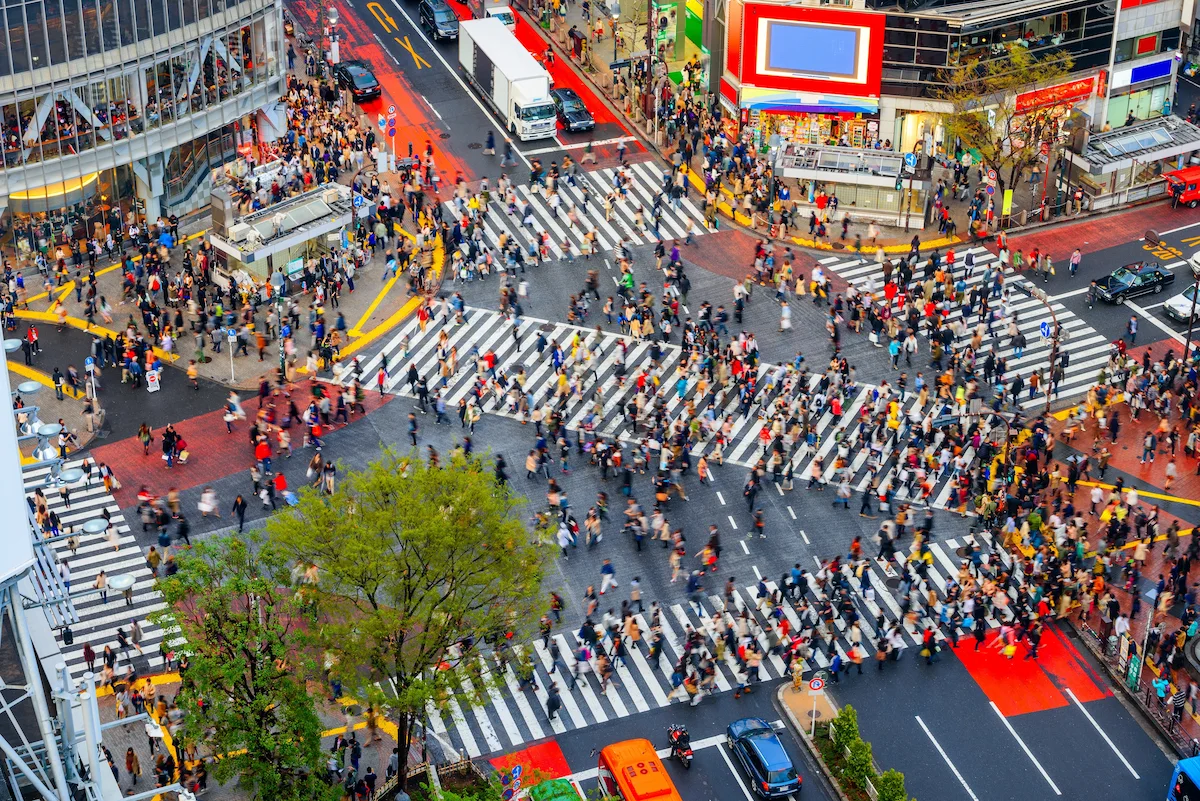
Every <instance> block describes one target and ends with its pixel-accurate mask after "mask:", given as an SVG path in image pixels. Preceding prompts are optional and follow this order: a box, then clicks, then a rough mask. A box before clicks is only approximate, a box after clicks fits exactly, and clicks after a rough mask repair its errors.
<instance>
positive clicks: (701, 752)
mask: <svg viewBox="0 0 1200 801" xmlns="http://www.w3.org/2000/svg"><path fill="white" fill-rule="evenodd" d="M777 687H778V684H775V685H770V686H768V685H763V686H761V687H759V688H758V689H757V690H756V691H755V693H753V694H752V695H747V696H743V697H742V698H740V699H734V698H733V696H732V695H730V694H728V693H726V694H724V695H721V696H717V697H716V698H714V699H709V700H705V701H704V702H702V703H701V704H699V705H698V706H696V707H690V706H687V705H685V704H676V705H673V706H670V707H667V708H665V709H659V710H654V711H651V712H646V713H643V714H641V715H636V716H631V717H628V718H623V719H621V720H620V721H618V722H616V723H612V724H609V725H608V726H606V727H605V728H604V729H603V731H602V732H597V731H595V730H590V729H585V730H578V731H574V732H570V733H568V734H566V735H562V736H559V737H557V738H556V739H555V741H554V743H555V745H556V746H557V747H558V748H560V749H561V751H562V755H563V756H564V757H565V758H566V761H567V764H568V765H569V767H570V769H571V772H572V773H571V775H572V777H573V778H574V780H575V781H577V782H578V784H579V787H580V788H581V789H583V790H584V792H585V793H586V792H590V791H592V790H593V789H594V788H595V787H596V786H597V781H596V779H595V778H594V776H595V768H596V764H597V756H596V755H597V753H598V752H599V750H600V749H601V748H603V747H604V746H606V745H609V744H611V743H615V742H620V741H622V740H628V739H635V738H646V739H649V740H650V741H651V742H652V743H654V745H655V746H656V747H658V748H664V747H666V733H667V727H668V726H670V725H671V724H674V723H682V724H683V725H685V726H687V728H688V733H689V734H690V735H691V738H692V744H693V750H694V751H695V759H694V760H693V762H692V765H691V767H690V768H688V769H684V768H683V766H682V765H680V763H679V761H678V760H672V759H664V762H665V764H666V767H667V772H668V773H669V774H670V775H671V779H672V781H674V783H675V787H676V788H677V789H678V790H679V794H680V795H681V796H682V797H683V798H686V799H688V801H741V799H745V800H746V801H752V799H754V798H757V796H754V795H752V794H751V790H750V787H749V783H748V779H747V777H746V774H745V773H744V772H743V771H742V768H741V766H740V765H738V764H737V761H736V758H735V757H734V756H733V755H732V754H731V753H730V752H729V749H728V748H727V747H726V745H725V743H724V737H725V727H726V726H728V725H729V724H730V723H731V722H733V721H734V720H738V719H740V718H743V717H758V718H762V719H763V720H766V721H767V722H768V723H772V724H774V725H775V728H776V731H777V732H778V734H779V739H780V742H782V743H783V746H784V748H786V749H787V751H788V753H789V754H790V755H791V757H792V763H793V764H794V765H795V766H796V769H797V772H799V774H800V776H801V777H802V778H803V783H802V791H801V793H799V794H796V795H794V796H791V798H804V799H806V800H807V801H826V799H829V798H831V795H830V794H829V793H828V792H827V790H826V788H825V786H824V783H823V781H822V780H821V778H820V777H819V776H817V775H815V771H816V768H815V767H814V765H813V763H812V762H811V759H810V757H809V756H808V752H807V750H806V749H805V747H804V745H803V744H802V743H801V742H800V741H799V739H798V738H797V736H796V735H795V734H794V733H793V732H792V730H791V729H790V728H789V726H788V724H787V723H786V718H784V715H783V713H782V711H781V710H779V709H778V708H777V704H776V703H775V690H776V689H777ZM496 761H502V758H500V759H497V760H496ZM588 797H590V796H588ZM928 797H930V798H933V797H935V796H932V795H929V796H928Z"/></svg>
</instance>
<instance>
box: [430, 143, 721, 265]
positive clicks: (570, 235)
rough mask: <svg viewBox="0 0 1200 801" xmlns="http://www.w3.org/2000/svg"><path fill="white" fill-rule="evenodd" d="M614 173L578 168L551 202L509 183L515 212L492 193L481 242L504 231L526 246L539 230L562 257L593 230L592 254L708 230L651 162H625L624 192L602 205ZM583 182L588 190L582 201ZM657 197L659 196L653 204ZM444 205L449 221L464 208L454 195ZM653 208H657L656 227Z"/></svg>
mask: <svg viewBox="0 0 1200 801" xmlns="http://www.w3.org/2000/svg"><path fill="white" fill-rule="evenodd" d="M616 172H617V170H614V169H612V168H608V169H602V170H592V171H589V172H581V173H579V174H578V175H577V176H576V177H575V178H574V183H573V184H572V183H571V182H570V181H568V180H567V179H566V178H563V179H560V181H559V183H558V194H559V198H558V199H557V200H554V201H552V200H551V199H550V197H549V195H548V194H547V193H546V192H545V191H544V190H539V189H538V188H537V187H530V186H528V185H524V184H521V185H517V186H515V187H513V190H514V192H515V193H516V200H517V202H516V204H515V205H516V213H510V209H509V206H508V203H507V202H506V201H505V199H504V198H501V197H497V193H493V194H492V199H491V202H490V203H489V204H488V213H487V214H486V215H485V216H484V218H483V234H484V238H485V243H486V244H487V245H488V246H489V247H493V248H494V247H496V245H497V243H498V242H499V241H500V236H501V235H502V234H507V235H508V238H509V239H510V240H513V239H515V241H516V242H518V243H519V244H521V245H523V246H524V247H526V248H527V247H528V246H529V245H530V244H538V243H540V241H541V234H542V232H543V231H544V232H546V234H547V235H548V236H549V241H548V243H547V244H548V246H549V250H550V254H551V256H552V257H553V258H556V259H561V258H567V257H568V252H567V251H568V250H569V251H570V253H569V256H570V257H578V256H581V255H583V254H584V252H585V247H584V237H585V236H586V235H587V234H588V232H589V231H593V230H594V231H595V232H596V245H595V246H594V251H595V252H603V251H611V250H612V249H614V248H616V247H617V246H618V245H619V244H621V242H622V240H624V241H625V242H627V243H628V244H629V245H630V246H636V245H643V244H651V243H654V242H657V241H658V240H659V239H666V240H671V239H680V240H682V239H685V238H686V237H687V236H688V235H689V234H690V233H703V232H704V231H706V230H707V229H706V228H705V224H704V212H703V211H702V210H701V208H700V207H699V206H697V204H696V203H694V202H693V201H692V200H691V199H690V198H688V197H680V198H679V199H678V200H677V201H676V200H672V199H671V198H670V197H669V195H667V194H664V193H663V188H664V186H666V182H667V181H668V180H669V176H670V173H669V172H664V171H663V170H661V169H660V168H659V167H658V166H657V165H655V164H653V163H651V162H642V163H639V164H631V165H629V167H628V168H627V169H626V170H625V174H626V175H627V176H628V177H629V178H630V180H629V182H628V183H627V184H626V185H625V191H624V193H623V194H622V193H620V192H618V198H619V199H618V200H617V201H616V202H615V203H612V204H611V208H608V209H606V201H605V197H606V195H608V194H609V193H611V192H613V191H614V178H615V175H616ZM585 186H586V187H587V189H588V194H587V197H586V199H585V196H584V192H583V189H584V187H585ZM660 195H661V196H662V197H661V199H660V200H657V202H656V199H657V198H659V196H660ZM526 204H528V211H527V212H526V208H525V207H526ZM445 205H446V209H447V211H448V212H449V214H450V219H451V220H457V219H459V218H460V217H461V215H462V214H463V213H464V211H465V207H460V206H459V205H458V201H457V200H455V199H451V200H447V201H445ZM700 205H703V204H702V203H701V204H700ZM656 207H659V208H661V221H660V222H659V223H658V224H657V230H656V224H655V208H656ZM639 210H640V211H641V214H640V217H641V221H640V222H639ZM527 221H528V224H526V223H527ZM564 245H565V246H566V249H564Z"/></svg>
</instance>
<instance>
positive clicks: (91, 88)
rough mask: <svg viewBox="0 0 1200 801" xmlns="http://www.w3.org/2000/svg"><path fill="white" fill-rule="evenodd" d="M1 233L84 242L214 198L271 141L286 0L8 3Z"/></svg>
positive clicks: (19, 241) (279, 120)
mask: <svg viewBox="0 0 1200 801" xmlns="http://www.w3.org/2000/svg"><path fill="white" fill-rule="evenodd" d="M0 29H2V30H0V126H2V127H0V133H2V136H3V152H4V162H3V166H2V168H0V242H3V243H4V244H5V245H10V244H11V245H15V246H16V247H17V249H18V251H22V250H27V249H31V248H36V247H39V246H40V247H44V246H45V244H46V243H48V242H52V241H77V240H79V239H86V238H88V237H91V236H94V235H96V234H97V233H99V234H100V238H101V239H102V238H103V236H104V232H105V231H106V230H108V229H107V227H106V226H111V225H113V224H118V225H119V224H121V222H123V221H127V220H129V219H130V217H131V215H134V216H141V215H144V216H145V217H146V218H147V219H151V220H153V219H156V218H157V217H158V216H159V215H160V214H161V215H167V214H169V213H177V214H182V213H185V212H188V211H192V210H194V209H197V208H201V207H204V206H206V205H207V203H208V189H209V187H210V184H211V171H212V169H214V168H216V167H219V166H220V165H222V164H224V163H225V162H226V161H228V160H230V159H231V158H233V157H234V156H235V155H236V153H237V151H238V148H239V147H242V148H249V147H252V146H253V145H254V144H256V143H257V141H259V140H260V139H261V140H264V141H270V140H274V139H275V138H277V137H278V136H279V135H280V133H281V132H282V130H283V128H284V126H285V120H286V116H285V114H284V111H283V108H282V105H281V104H280V98H281V96H282V95H283V92H284V88H285V81H286V67H287V62H286V57H285V53H286V43H285V40H284V35H283V19H282V4H281V2H280V0H0Z"/></svg>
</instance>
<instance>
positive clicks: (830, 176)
mask: <svg viewBox="0 0 1200 801" xmlns="http://www.w3.org/2000/svg"><path fill="white" fill-rule="evenodd" d="M904 158H905V154H903V153H893V152H890V151H887V150H873V149H870V148H854V147H822V146H817V145H802V144H797V143H796V142H790V143H788V144H786V145H784V146H783V147H782V149H781V150H780V151H779V154H778V157H777V159H776V161H775V172H776V174H777V175H778V176H780V177H782V178H791V179H793V180H795V181H797V182H799V187H800V190H801V191H800V192H799V193H798V194H796V195H793V199H794V200H796V202H797V204H798V205H799V206H800V207H801V208H805V209H808V208H815V207H816V197H817V194H818V193H820V192H824V193H825V194H826V195H836V196H837V199H838V214H839V216H840V215H841V214H842V213H843V212H847V211H849V212H850V213H851V216H854V217H859V218H862V217H867V218H870V219H873V220H875V221H877V222H880V223H884V224H887V225H896V226H900V225H904V224H905V222H906V220H908V221H911V220H912V219H913V218H915V219H916V220H917V224H918V226H920V225H922V224H923V219H924V213H925V212H924V209H925V195H926V192H927V190H928V182H927V181H923V180H917V179H916V178H910V177H909V173H911V172H912V170H911V169H908V168H906V166H905V162H904ZM897 184H899V188H897Z"/></svg>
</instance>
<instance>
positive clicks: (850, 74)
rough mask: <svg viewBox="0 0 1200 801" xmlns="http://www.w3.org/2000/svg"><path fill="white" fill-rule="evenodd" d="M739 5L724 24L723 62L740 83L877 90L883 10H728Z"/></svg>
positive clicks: (753, 6)
mask: <svg viewBox="0 0 1200 801" xmlns="http://www.w3.org/2000/svg"><path fill="white" fill-rule="evenodd" d="M739 10H740V11H741V19H740V20H736V22H735V21H734V20H731V21H730V25H729V28H728V30H729V37H730V41H729V45H728V48H727V52H728V54H729V57H728V59H727V66H728V67H729V71H730V72H731V73H733V74H734V75H735V77H736V78H737V79H738V80H739V81H740V83H741V84H742V85H743V86H746V85H749V86H758V87H762V88H770V89H777V90H784V91H792V92H820V93H825V94H828V93H836V94H842V95H850V96H853V97H878V96H879V85H880V77H881V71H882V64H883V23H884V15H883V14H875V13H871V12H865V11H844V10H841V9H831V8H813V7H810V6H781V5H773V4H767V3H745V4H741V3H738V4H736V6H734V5H733V4H731V8H730V13H731V16H732V15H733V14H735V13H736V12H737V11H739ZM735 37H736V38H737V39H738V41H736V42H735V41H733V40H734V38H735ZM735 61H736V62H740V63H736V64H735V63H734V62H735Z"/></svg>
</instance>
